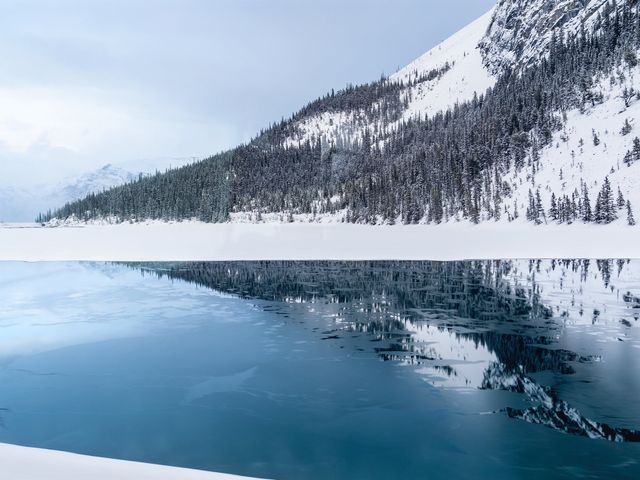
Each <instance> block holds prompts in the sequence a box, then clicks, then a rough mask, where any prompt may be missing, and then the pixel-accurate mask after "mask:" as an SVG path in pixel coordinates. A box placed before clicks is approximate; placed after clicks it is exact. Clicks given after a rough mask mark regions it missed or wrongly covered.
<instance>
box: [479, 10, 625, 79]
mask: <svg viewBox="0 0 640 480" xmlns="http://www.w3.org/2000/svg"><path fill="white" fill-rule="evenodd" d="M636 3H637V0H618V1H617V2H615V3H612V2H611V0H500V1H499V3H498V5H497V6H496V9H495V13H494V16H493V19H492V21H491V24H490V25H489V29H488V30H487V32H486V34H485V36H484V38H483V39H482V40H481V41H480V49H481V51H482V54H483V57H484V60H485V66H486V67H487V68H488V69H489V71H491V72H492V73H494V74H499V73H501V72H502V71H503V70H504V69H505V68H516V69H517V68H522V67H526V66H530V65H532V64H533V63H535V62H536V61H537V59H539V58H540V57H541V56H544V55H546V54H547V53H548V48H549V45H550V43H551V40H552V38H553V35H554V33H555V34H556V35H557V36H558V37H559V36H560V35H577V34H578V33H579V32H580V30H581V28H583V27H584V28H585V30H586V31H587V32H589V31H592V30H593V28H594V26H595V22H596V19H597V17H598V13H599V12H601V11H603V10H604V9H605V8H607V4H611V5H612V6H613V5H616V6H617V7H622V6H624V5H625V4H627V5H635V4H636Z"/></svg>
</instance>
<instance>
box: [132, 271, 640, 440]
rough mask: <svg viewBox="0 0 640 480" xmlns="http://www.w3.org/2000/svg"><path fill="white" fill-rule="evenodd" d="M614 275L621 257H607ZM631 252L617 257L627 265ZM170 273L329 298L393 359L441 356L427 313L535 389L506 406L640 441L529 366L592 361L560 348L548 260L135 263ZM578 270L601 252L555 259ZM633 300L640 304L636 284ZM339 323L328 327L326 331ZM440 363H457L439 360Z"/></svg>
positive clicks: (262, 293)
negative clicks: (598, 418) (427, 335)
mask: <svg viewBox="0 0 640 480" xmlns="http://www.w3.org/2000/svg"><path fill="white" fill-rule="evenodd" d="M596 264H597V268H598V271H599V273H600V276H601V278H602V280H603V282H604V284H605V285H609V283H610V279H611V274H612V271H613V269H614V262H613V261H597V262H596ZM624 265H625V262H620V261H619V262H617V264H616V266H617V269H618V273H619V272H620V271H621V269H622V268H623V267H624ZM133 266H135V267H138V268H142V269H143V270H144V271H150V272H152V273H153V274H156V275H158V276H160V277H164V276H166V277H169V278H172V279H182V280H185V281H188V282H191V283H195V284H198V285H200V286H204V287H207V288H211V289H214V290H217V291H222V292H225V293H230V294H234V295H238V296H240V297H242V298H251V299H261V300H268V301H279V302H289V303H296V304H297V303H307V302H308V303H320V302H324V303H329V304H336V305H338V307H339V308H340V309H341V312H342V313H341V317H342V320H343V321H342V322H341V329H342V330H348V331H351V332H359V333H364V334H368V335H371V336H372V337H374V338H375V339H376V340H378V341H385V342H386V343H385V344H384V345H380V346H378V347H377V348H375V351H376V352H377V353H378V355H380V357H381V358H382V359H384V360H391V361H393V360H402V361H405V362H410V363H412V364H420V363H422V362H425V363H428V362H432V361H433V360H434V356H433V352H432V351H430V348H431V347H429V346H424V345H421V344H419V343H418V342H415V341H414V339H413V336H412V334H411V331H410V330H409V329H408V328H407V323H417V324H420V323H421V322H426V323H428V324H431V325H434V326H436V327H438V328H441V329H444V330H447V331H451V332H454V333H455V334H456V335H457V336H458V337H460V338H464V339H468V340H471V341H472V342H474V343H475V344H476V345H478V346H482V347H483V348H485V349H486V350H488V351H490V352H492V353H494V354H495V356H496V357H497V358H498V360H499V362H498V363H495V364H492V365H491V366H490V367H489V368H488V369H487V370H486V371H485V376H484V380H483V382H482V386H481V388H483V389H494V390H507V391H512V392H517V393H520V394H523V395H526V396H527V398H528V399H529V401H530V402H532V403H533V404H534V405H535V406H533V407H531V408H528V409H524V410H516V409H506V410H505V412H506V414H507V415H509V416H510V417H511V418H518V419H521V420H525V421H527V422H530V423H535V424H543V425H546V426H548V427H550V428H553V429H555V430H558V431H562V432H566V433H571V434H576V435H582V436H587V437H590V438H601V439H607V440H612V441H640V434H639V433H638V432H636V431H632V430H625V429H617V428H613V427H610V426H608V425H605V424H601V423H597V422H594V421H592V420H589V419H587V418H585V417H583V416H582V415H581V414H580V412H578V411H577V410H575V409H573V408H572V407H570V406H569V405H568V404H567V403H566V402H564V401H562V400H560V399H559V398H556V394H555V393H553V392H551V391H550V389H548V388H546V387H543V386H541V385H539V384H537V383H535V381H534V380H533V379H532V378H531V377H530V376H529V375H530V374H531V373H535V372H541V371H553V372H556V373H560V374H571V373H573V372H574V369H573V367H572V365H571V364H572V363H573V362H589V361H591V360H592V359H591V358H584V357H581V356H579V355H577V354H575V353H573V352H570V351H566V350H560V349H555V348H551V347H552V345H553V343H554V342H555V338H554V337H555V335H556V334H557V329H558V328H559V327H558V324H557V323H556V322H554V321H552V320H551V317H552V312H551V309H550V308H549V307H547V306H545V305H543V304H542V301H541V299H540V295H539V289H538V287H537V284H536V275H541V274H542V262H541V261H531V262H530V263H529V274H530V277H531V279H530V280H529V281H528V282H527V284H525V285H520V284H518V283H516V282H514V281H508V280H506V279H508V278H510V274H511V273H512V270H513V269H514V265H513V263H512V262H510V261H494V262H488V261H470V262H219V263H188V264H185V263H175V264H157V265H153V264H138V265H133ZM558 267H561V268H564V269H566V270H568V271H573V272H574V273H576V274H577V275H579V277H580V278H581V280H582V281H586V279H587V276H588V272H589V268H590V267H591V262H589V261H587V260H562V261H552V262H551V268H552V269H555V268H558ZM623 300H624V301H625V302H627V303H631V304H636V303H638V305H640V301H639V300H638V299H637V297H634V296H633V295H631V294H630V293H629V294H627V295H625V296H624V298H623ZM327 333H331V332H324V334H327ZM327 338H334V337H327ZM434 368H436V369H438V371H439V372H440V373H443V374H445V375H449V376H455V375H456V374H457V373H456V370H455V369H454V368H451V367H449V366H446V365H436V366H434Z"/></svg>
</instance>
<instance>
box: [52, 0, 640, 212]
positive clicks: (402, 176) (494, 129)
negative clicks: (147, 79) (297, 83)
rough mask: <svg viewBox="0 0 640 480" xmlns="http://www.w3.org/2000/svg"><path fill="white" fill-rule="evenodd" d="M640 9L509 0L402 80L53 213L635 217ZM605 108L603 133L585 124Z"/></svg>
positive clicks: (336, 98) (346, 96)
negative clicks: (197, 161)
mask: <svg viewBox="0 0 640 480" xmlns="http://www.w3.org/2000/svg"><path fill="white" fill-rule="evenodd" d="M639 19H640V14H639V11H638V5H637V2H636V1H635V0H625V1H622V2H615V1H602V0H582V1H580V0H559V1H557V2H547V1H543V0H513V1H505V0H503V1H501V2H499V3H498V4H497V5H496V7H495V8H494V9H493V10H491V11H489V12H488V13H487V14H485V15H484V16H482V17H481V18H480V19H478V20H476V21H475V22H473V23H472V24H470V25H469V26H468V27H465V28H464V29H462V30H461V31H460V32H458V33H457V34H454V35H453V36H452V37H451V38H450V39H448V40H445V42H443V43H441V44H440V45H438V46H436V47H435V48H434V49H432V50H431V51H429V52H427V54H425V55H423V56H422V57H420V58H418V59H417V60H416V61H414V62H412V63H411V64H409V65H408V66H407V67H405V68H404V69H401V70H399V71H398V72H396V74H394V75H392V76H391V77H389V78H386V79H381V80H379V81H377V82H372V83H370V84H366V85H362V86H358V87H348V88H347V89H345V90H342V91H340V92H331V93H330V94H329V95H327V96H325V97H322V98H320V99H318V100H316V101H314V102H311V103H310V104H309V105H307V106H306V107H304V108H303V109H302V110H301V111H300V112H298V113H297V114H295V115H293V116H292V118H291V119H290V120H286V121H283V122H280V123H279V124H275V125H273V126H272V127H270V128H269V129H267V130H265V131H263V132H261V133H260V135H259V136H258V137H256V138H255V139H254V140H253V141H251V142H250V143H248V144H245V145H241V146H239V147H238V148H236V149H233V150H230V151H228V152H225V153H223V154H220V155H217V156H214V157H211V158H210V159H207V160H205V161H204V162H202V163H200V164H196V165H192V166H189V167H186V168H183V169H178V170H175V171H173V172H169V173H168V174H166V175H156V176H155V177H152V178H148V179H144V180H141V181H139V182H134V183H133V184H131V185H127V186H125V187H123V188H121V189H116V190H114V191H112V192H107V193H106V194H103V195H92V196H90V197H88V198H86V199H85V200H84V201H82V202H77V203H75V204H73V205H69V206H67V207H65V208H63V209H61V210H59V211H58V212H55V213H54V215H53V216H56V217H59V218H62V219H65V218H66V219H70V218H74V219H76V220H80V221H82V219H89V218H94V219H95V218H99V217H110V218H112V219H115V220H116V221H125V220H131V219H133V220H141V219H147V218H152V219H187V218H188V219H199V220H202V221H205V222H211V221H214V222H219V221H229V220H232V221H239V220H247V219H249V220H250V221H265V219H269V220H272V221H273V220H275V221H292V220H302V221H319V220H323V219H327V218H329V219H331V221H336V219H337V221H344V222H356V223H372V224H378V223H396V222H402V223H419V222H435V223H440V222H442V221H451V220H463V219H466V220H470V221H472V222H474V223H477V222H480V221H487V220H496V221H497V220H501V219H507V220H508V221H514V220H517V219H519V218H522V217H526V219H527V220H529V221H534V222H536V223H542V222H549V221H557V222H569V223H570V222H572V221H597V222H598V223H609V222H612V221H615V220H616V219H620V221H624V220H625V219H626V221H628V223H630V224H631V223H632V208H631V204H633V205H636V204H639V203H640V196H639V195H638V194H637V192H636V190H637V189H635V188H634V186H635V184H636V183H637V182H636V181H635V179H636V178H638V177H637V175H638V173H637V168H638V167H637V165H640V162H636V161H635V157H634V154H632V153H631V152H632V151H633V145H634V144H635V139H636V135H635V134H634V133H633V130H634V125H635V124H636V123H637V122H636V118H637V116H638V115H639V114H640V112H638V111H637V107H636V105H637V103H636V102H637V100H638V98H640V97H638V96H637V95H636V93H635V90H636V89H635V88H634V85H636V81H635V79H636V78H637V76H638V75H640V71H639V70H638V50H639V48H640V40H639V39H638V37H639V35H638V31H640V24H639ZM625 92H626V93H625ZM630 92H632V93H630ZM621 96H625V102H624V103H625V105H624V108H622V109H618V110H616V108H617V102H618V99H619V97H621ZM591 115H595V116H594V117H591ZM625 115H626V116H627V117H628V118H626V117H624V116H625ZM596 116H597V119H598V122H597V123H596V124H595V125H594V127H597V130H598V131H597V132H596V128H593V129H592V130H593V131H592V132H586V131H585V127H584V124H588V123H589V121H588V120H587V121H586V122H585V121H584V120H585V119H589V118H590V119H596ZM572 122H573V123H572ZM576 122H577V123H576ZM603 122H605V123H606V122H609V123H611V122H620V127H617V126H616V127H615V130H614V129H612V128H610V127H609V126H608V125H606V124H604V123H603ZM623 126H624V129H623V128H622V127H623ZM619 128H620V129H621V130H624V134H620V130H619ZM572 132H573V133H572ZM590 137H593V138H590ZM622 137H624V138H622ZM621 138H622V140H621ZM601 139H603V140H605V141H602V140H601ZM589 141H591V142H592V143H593V144H594V145H593V147H594V148H591V147H589V146H585V144H587V143H589ZM638 142H640V140H638ZM567 145H570V147H569V146H567ZM614 145H615V148H613V146H614ZM565 146H566V147H567V148H564V147H565ZM561 147H563V148H561ZM597 147H599V149H598V148H597ZM627 149H628V151H629V154H630V155H631V157H629V156H628V155H627V154H626V151H627ZM565 150H567V151H565ZM557 151H562V152H563V156H562V158H561V159H560V160H559V159H558V158H557V157H558V156H557V155H556V154H557V153H558V152H557ZM639 155H640V154H639ZM578 156H580V157H581V158H580V159H579V161H578V160H577V157H578ZM602 157H606V158H608V159H609V161H608V162H607V165H606V167H603V166H602V165H603V163H602V162H599V163H598V159H599V158H602ZM622 157H625V158H627V157H628V158H631V161H629V162H624V164H622V163H621V158H622ZM569 158H570V160H568V159H569ZM560 163H562V165H563V167H562V168H561V169H560V171H558V169H557V168H555V165H559V164H560ZM621 165H623V166H625V168H631V170H625V171H624V172H623V173H619V172H621V171H622V169H621ZM609 176H611V177H612V178H614V179H616V180H617V183H616V184H615V185H613V186H612V185H611V184H610V181H609V179H608V177H609ZM540 178H542V179H543V180H542V181H538V179H540ZM629 178H631V179H633V181H632V182H630V181H627V180H628V179H629ZM606 185H608V186H606ZM605 186H606V188H605ZM618 188H620V191H618V190H617V189H618ZM616 194H617V197H618V198H617V199H616V198H612V197H614V196H616ZM600 196H603V197H604V200H602V201H601V200H600V198H599V197H600ZM554 198H555V200H554ZM558 198H559V199H560V203H561V204H562V206H561V207H560V208H559V207H558V206H557V203H558V201H559V200H558ZM594 200H595V203H594V202H593V201H594ZM554 202H555V203H556V205H555V207H554V205H553V204H554ZM627 202H628V203H627ZM623 204H624V205H623ZM558 209H559V210H562V212H561V213H559V212H557V211H556V210H558ZM596 210H597V212H596ZM603 212H604V213H603ZM53 216H52V217H51V218H53Z"/></svg>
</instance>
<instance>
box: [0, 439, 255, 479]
mask: <svg viewBox="0 0 640 480" xmlns="http://www.w3.org/2000/svg"><path fill="white" fill-rule="evenodd" d="M0 466H1V467H0V468H1V469H2V478H6V479H10V480H88V479H91V480H232V479H240V478H243V477H237V476H233V475H224V474H219V473H210V472H201V471H197V470H186V469H182V468H173V467H161V466H158V465H149V464H144V463H135V462H124V461H120V460H109V459H103V458H96V457H87V456H83V455H75V454H72V453H63V452H54V451H51V450H39V449H34V448H25V447H16V446H13V445H3V444H0ZM244 478H246V477H244Z"/></svg>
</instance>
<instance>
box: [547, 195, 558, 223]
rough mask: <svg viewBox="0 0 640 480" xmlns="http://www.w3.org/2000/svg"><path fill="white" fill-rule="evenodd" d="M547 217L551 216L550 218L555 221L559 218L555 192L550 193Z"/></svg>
mask: <svg viewBox="0 0 640 480" xmlns="http://www.w3.org/2000/svg"><path fill="white" fill-rule="evenodd" d="M549 218H551V220H555V221H556V222H557V221H558V219H559V212H558V202H557V200H556V194H555V193H552V194H551V208H549Z"/></svg>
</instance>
